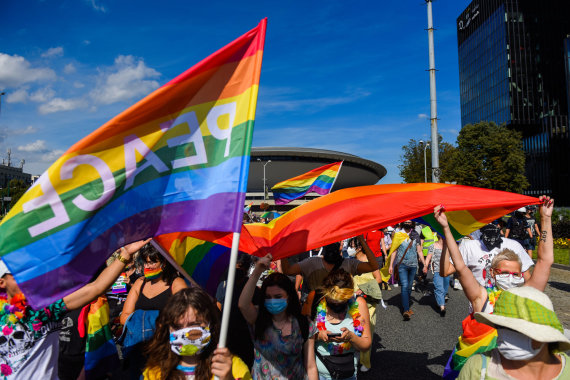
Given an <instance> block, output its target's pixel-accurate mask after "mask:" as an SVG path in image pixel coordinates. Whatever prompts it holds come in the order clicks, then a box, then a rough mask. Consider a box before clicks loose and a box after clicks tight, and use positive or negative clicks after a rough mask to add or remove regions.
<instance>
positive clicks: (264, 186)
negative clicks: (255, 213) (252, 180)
mask: <svg viewBox="0 0 570 380" xmlns="http://www.w3.org/2000/svg"><path fill="white" fill-rule="evenodd" d="M257 161H259V162H261V158H258V159H257ZM270 162H271V160H267V162H266V163H265V164H263V199H268V198H269V197H268V191H267V186H266V185H265V167H266V166H267V164H268V163H270Z"/></svg>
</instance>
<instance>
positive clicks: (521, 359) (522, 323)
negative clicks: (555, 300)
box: [459, 286, 570, 379]
mask: <svg viewBox="0 0 570 380" xmlns="http://www.w3.org/2000/svg"><path fill="white" fill-rule="evenodd" d="M475 319H476V320H477V321H478V322H480V323H484V324H486V325H489V326H491V327H493V328H495V329H497V334H498V336H497V348H495V349H494V350H492V351H488V352H486V353H483V354H478V355H473V356H472V357H471V358H469V360H468V361H467V363H465V365H464V366H463V368H462V370H461V372H460V373H459V379H570V363H568V356H567V355H566V354H564V353H563V351H567V350H570V340H568V338H566V337H565V336H564V329H563V327H562V324H561V323H560V321H559V320H558V317H557V316H556V314H555V313H554V308H553V306H552V301H551V300H550V298H548V296H547V295H546V294H544V293H542V292H541V291H539V290H537V289H535V288H533V287H531V286H523V287H521V288H513V289H509V290H507V291H505V292H503V294H502V295H501V297H500V298H499V299H498V300H497V302H496V303H495V310H494V312H493V314H488V313H481V312H479V313H475Z"/></svg>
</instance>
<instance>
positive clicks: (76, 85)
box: [73, 81, 85, 88]
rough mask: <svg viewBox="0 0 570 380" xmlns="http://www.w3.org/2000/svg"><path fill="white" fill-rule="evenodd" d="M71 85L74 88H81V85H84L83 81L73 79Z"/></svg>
mask: <svg viewBox="0 0 570 380" xmlns="http://www.w3.org/2000/svg"><path fill="white" fill-rule="evenodd" d="M73 87H75V88H83V87H85V85H84V84H83V83H81V82H77V81H75V82H73Z"/></svg>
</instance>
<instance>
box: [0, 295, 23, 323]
mask: <svg viewBox="0 0 570 380" xmlns="http://www.w3.org/2000/svg"><path fill="white" fill-rule="evenodd" d="M26 306H27V303H26V297H25V296H24V295H23V294H21V293H20V294H16V295H15V296H14V297H12V299H11V300H10V302H8V299H7V297H6V296H3V297H0V326H11V325H14V324H16V323H18V321H19V320H20V319H22V318H24V315H25V313H26Z"/></svg>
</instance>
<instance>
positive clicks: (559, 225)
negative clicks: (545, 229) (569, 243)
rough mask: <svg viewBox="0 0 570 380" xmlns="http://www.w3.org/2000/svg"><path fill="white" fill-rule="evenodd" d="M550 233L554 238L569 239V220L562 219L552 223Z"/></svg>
mask: <svg viewBox="0 0 570 380" xmlns="http://www.w3.org/2000/svg"><path fill="white" fill-rule="evenodd" d="M552 235H553V236H554V239H557V238H565V239H570V220H568V219H564V220H560V221H557V222H556V223H553V225H552Z"/></svg>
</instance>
